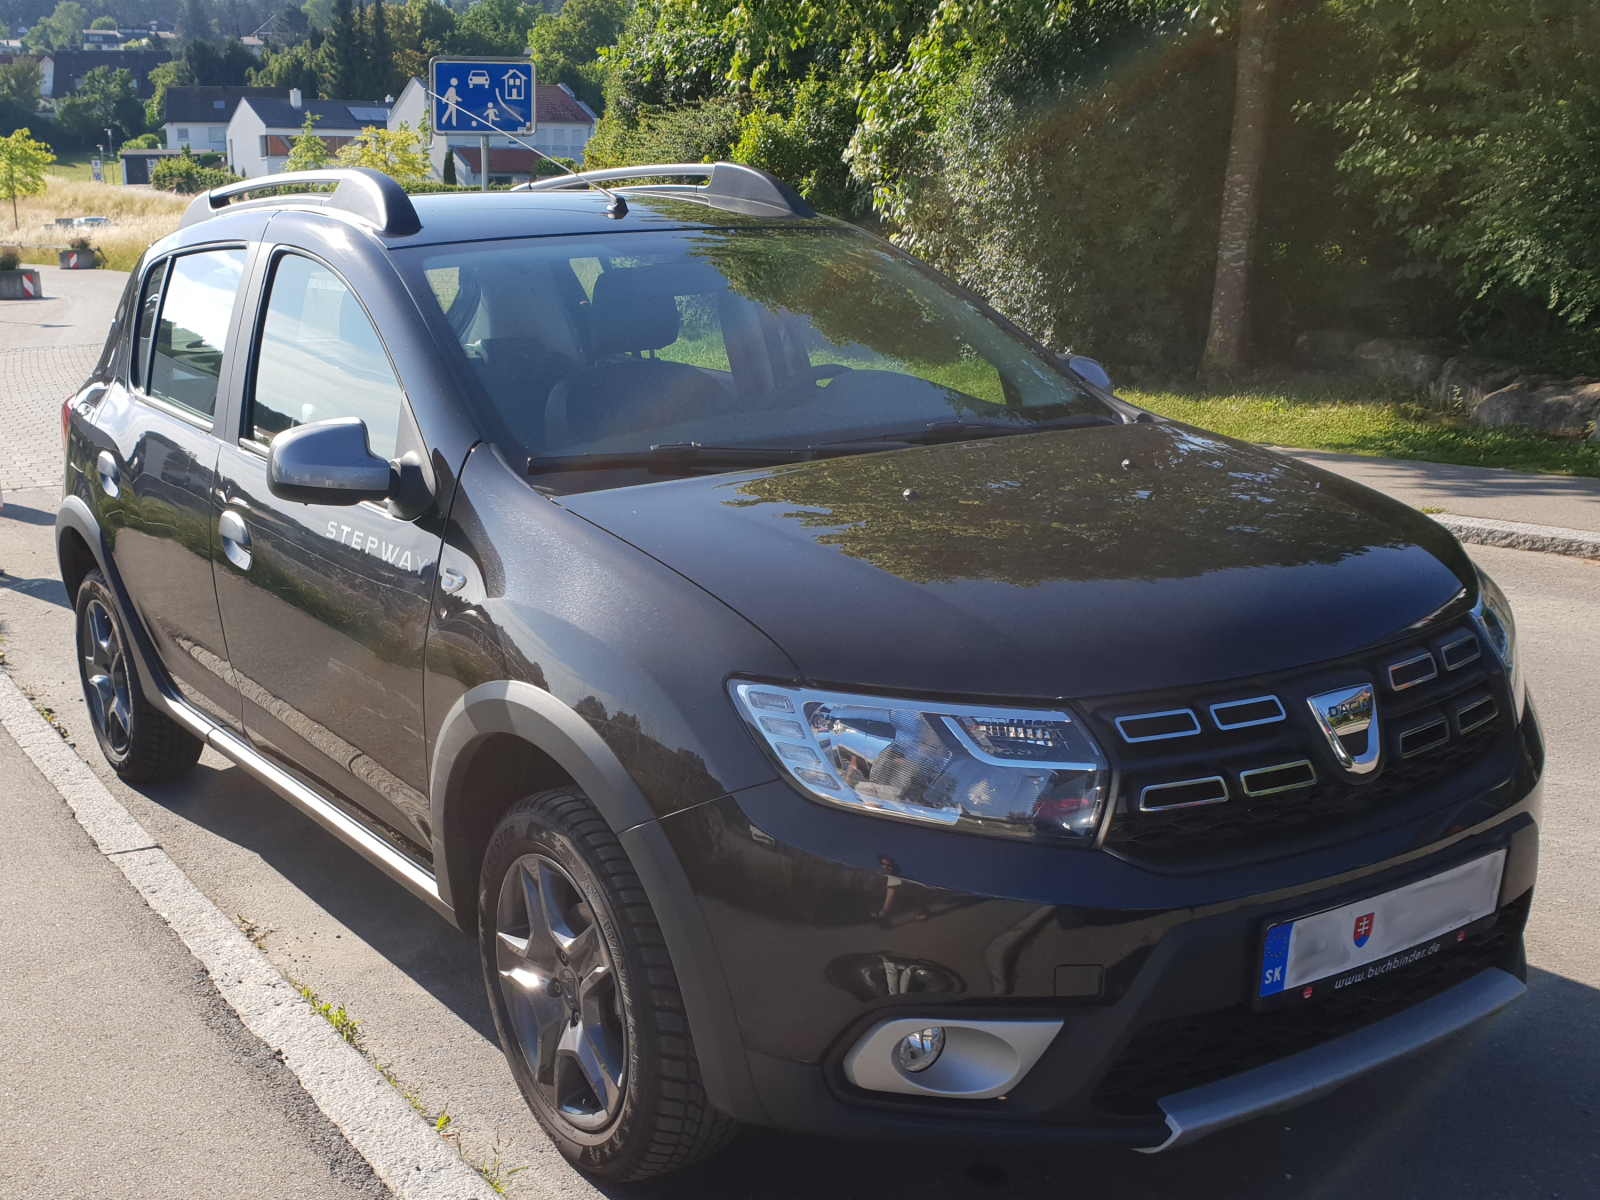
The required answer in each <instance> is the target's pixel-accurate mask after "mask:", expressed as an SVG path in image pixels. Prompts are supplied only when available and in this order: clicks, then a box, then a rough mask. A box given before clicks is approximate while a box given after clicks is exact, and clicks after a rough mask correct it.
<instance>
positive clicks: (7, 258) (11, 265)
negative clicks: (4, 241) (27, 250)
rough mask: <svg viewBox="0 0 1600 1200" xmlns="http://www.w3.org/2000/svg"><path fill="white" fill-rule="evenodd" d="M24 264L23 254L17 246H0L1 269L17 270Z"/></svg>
mask: <svg viewBox="0 0 1600 1200" xmlns="http://www.w3.org/2000/svg"><path fill="white" fill-rule="evenodd" d="M21 264H22V255H21V254H20V253H18V251H17V248H16V247H15V246H0V271H15V270H16V269H17V267H19V266H20V265H21Z"/></svg>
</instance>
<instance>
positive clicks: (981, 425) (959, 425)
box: [830, 413, 1122, 446]
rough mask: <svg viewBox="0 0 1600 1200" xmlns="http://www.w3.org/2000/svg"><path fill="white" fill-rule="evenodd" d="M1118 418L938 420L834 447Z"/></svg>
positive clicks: (951, 438) (924, 442) (936, 440)
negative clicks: (919, 426)
mask: <svg viewBox="0 0 1600 1200" xmlns="http://www.w3.org/2000/svg"><path fill="white" fill-rule="evenodd" d="M1121 424H1122V422H1121V421H1120V420H1118V419H1117V418H1116V417H1112V416H1107V415H1105V414H1103V413H1073V414H1072V415H1071V416H1069V417H1056V418H1055V419H1054V420H1050V421H1027V420H1021V419H1018V420H1014V421H1008V420H1002V419H997V418H993V417H991V418H987V419H983V420H973V421H935V422H932V423H930V424H928V425H925V426H923V428H921V429H912V430H906V431H904V432H898V433H885V434H882V435H880V436H879V437H876V438H852V439H851V440H850V441H848V442H833V443H830V445H834V446H851V445H861V444H862V443H864V442H868V441H875V442H898V443H900V444H902V445H908V446H932V445H938V444H940V443H942V442H959V441H963V440H965V439H967V438H984V437H994V436H996V435H999V436H1002V437H1003V436H1005V435H1007V434H1012V433H1048V432H1049V431H1050V430H1052V429H1084V428H1087V427H1089V426H1092V425H1121Z"/></svg>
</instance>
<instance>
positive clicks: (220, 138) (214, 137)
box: [211, 125, 228, 146]
mask: <svg viewBox="0 0 1600 1200" xmlns="http://www.w3.org/2000/svg"><path fill="white" fill-rule="evenodd" d="M227 140H228V127H227V126H226V125H213V126H212V127H211V144H212V145H213V146H220V145H222V144H223V143H224V142H226V141H227Z"/></svg>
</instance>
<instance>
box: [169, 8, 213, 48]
mask: <svg viewBox="0 0 1600 1200" xmlns="http://www.w3.org/2000/svg"><path fill="white" fill-rule="evenodd" d="M178 32H179V33H181V34H182V35H183V36H184V37H186V38H189V39H190V40H191V41H192V40H194V39H196V38H198V39H200V40H202V41H204V40H205V39H207V38H210V37H214V36H215V35H216V32H217V27H216V23H215V22H214V21H213V20H212V17H211V0H183V7H182V8H181V9H179V10H178Z"/></svg>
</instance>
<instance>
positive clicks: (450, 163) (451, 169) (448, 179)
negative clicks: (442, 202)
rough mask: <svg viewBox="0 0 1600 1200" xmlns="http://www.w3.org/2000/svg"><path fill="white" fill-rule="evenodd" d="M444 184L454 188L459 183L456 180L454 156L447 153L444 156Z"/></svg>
mask: <svg viewBox="0 0 1600 1200" xmlns="http://www.w3.org/2000/svg"><path fill="white" fill-rule="evenodd" d="M444 182H445V184H446V185H447V186H449V187H455V186H456V185H457V184H458V183H459V182H460V181H459V180H458V179H457V178H456V156H455V155H454V154H451V153H449V152H448V151H447V152H446V153H445V156H444Z"/></svg>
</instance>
